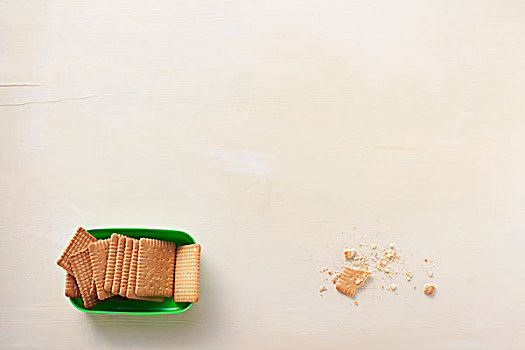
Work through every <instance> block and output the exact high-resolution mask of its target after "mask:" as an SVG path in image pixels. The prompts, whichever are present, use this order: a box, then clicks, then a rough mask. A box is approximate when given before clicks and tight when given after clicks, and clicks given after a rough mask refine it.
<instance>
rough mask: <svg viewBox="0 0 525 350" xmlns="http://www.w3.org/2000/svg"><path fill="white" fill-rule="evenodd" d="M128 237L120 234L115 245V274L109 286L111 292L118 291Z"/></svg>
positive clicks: (115, 292)
mask: <svg viewBox="0 0 525 350" xmlns="http://www.w3.org/2000/svg"><path fill="white" fill-rule="evenodd" d="M128 238H129V237H126V236H120V237H119V239H118V246H117V259H116V261H115V274H114V275H113V284H112V287H111V292H112V293H113V294H118V292H119V291H120V279H121V277H122V264H123V262H124V251H125V249H126V241H127V240H128Z"/></svg>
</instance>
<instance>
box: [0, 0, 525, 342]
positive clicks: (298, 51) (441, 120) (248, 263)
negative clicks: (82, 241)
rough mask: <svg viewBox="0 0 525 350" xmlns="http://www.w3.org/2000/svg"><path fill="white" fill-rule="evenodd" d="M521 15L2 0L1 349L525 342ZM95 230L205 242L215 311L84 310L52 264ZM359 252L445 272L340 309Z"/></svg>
mask: <svg viewBox="0 0 525 350" xmlns="http://www.w3.org/2000/svg"><path fill="white" fill-rule="evenodd" d="M523 18H525V4H524V3H523V2H522V1H514V0H503V1H488V2H487V1H486V2H482V1H474V0H466V1H450V0H444V1H415V0H409V1H403V2H401V1H387V0H378V1H360V0H355V1H338V0H337V1H333V2H326V1H324V2H323V1H317V2H315V1H314V2H305V1H297V0H291V1H287V2H282V1H273V0H272V1H265V2H246V1H240V0H232V1H226V2H212V1H202V0H196V1H187V2H179V1H167V0H159V1H150V2H146V1H130V0H126V1H124V0H116V1H100V0H94V1H90V2H79V1H69V2H65V1H58V0H49V1H40V2H37V1H34V2H23V1H12V0H4V1H0V29H1V30H0V145H1V151H0V152H1V153H0V167H1V168H0V169H1V180H0V198H1V200H0V232H2V242H3V246H2V254H1V260H0V268H1V273H2V277H3V280H4V281H5V282H6V283H7V284H8V286H9V288H6V289H4V291H3V295H2V299H1V300H0V307H1V310H2V313H1V315H0V329H2V337H1V338H0V344H1V347H2V348H19V349H27V348H36V347H39V348H59V349H70V348H77V349H78V348H86V349H92V348H97V349H105V348H145V347H148V348H173V347H174V346H176V347H177V348H180V349H207V348H208V349H234V348H251V349H254V348H255V349H257V348H261V349H262V348H270V349H279V348H301V349H319V348H328V347H331V346H336V345H341V344H345V345H348V344H352V346H354V347H358V348H367V349H381V348H387V347H388V348H391V349H420V348H421V347H422V346H423V344H424V347H425V348H427V349H443V348H447V349H486V348H505V349H518V348H520V347H522V344H524V343H525V336H524V334H525V324H524V321H523V317H522V315H523V314H524V313H525V299H524V298H523V296H522V294H523V290H525V279H524V278H523V277H522V276H524V275H525V265H524V264H523V263H522V260H523V259H522V255H523V253H522V250H523V246H524V245H525V235H524V234H523V232H524V231H525V222H524V220H523V218H524V217H525V215H524V214H525V185H524V181H523V174H524V173H525V165H524V164H525V162H523V160H524V159H525V137H524V136H525V118H524V113H525V101H524V99H523V96H525V74H524V72H525V39H524V37H523V35H519V33H523V32H524V31H525V23H524V21H523ZM79 225H82V226H83V227H86V228H88V229H89V228H90V227H122V226H127V227H168V228H179V229H182V230H187V231H189V232H190V233H192V234H194V235H195V237H196V238H197V240H198V242H199V243H201V244H202V246H203V256H202V261H201V285H200V287H201V288H200V300H199V302H198V303H197V304H196V305H195V306H194V307H192V308H191V309H190V310H189V311H188V312H186V313H184V314H181V315H177V316H162V317H143V318H136V317H124V318H119V317H106V316H99V315H84V314H82V313H80V312H78V311H77V310H75V309H73V307H72V306H70V305H69V303H68V302H67V300H65V298H64V297H63V283H64V282H63V279H64V276H63V271H62V270H61V269H60V268H58V267H57V266H56V265H55V264H54V261H56V259H57V258H58V256H59V255H60V252H61V250H62V249H63V248H64V246H65V245H66V244H67V241H68V239H69V237H70V235H71V232H72V231H73V230H74V229H75V228H76V227H78V226H79ZM352 225H356V231H355V232H354V231H353V229H352ZM341 232H343V234H341ZM359 237H361V238H362V239H364V240H377V241H378V242H385V243H388V242H394V243H395V244H396V246H399V247H402V249H403V252H404V253H405V254H406V255H407V256H408V257H410V259H411V261H413V262H414V264H415V265H416V266H415V267H416V268H419V267H420V266H419V262H420V261H421V260H422V259H423V258H425V257H427V256H428V257H432V258H434V259H435V260H436V268H435V270H434V274H435V276H434V278H433V281H434V283H435V284H436V285H437V292H436V295H435V297H434V298H432V299H429V298H427V297H425V296H424V295H423V294H422V293H421V290H416V291H414V292H412V291H409V290H404V289H402V288H401V287H400V290H399V292H400V294H399V295H395V294H393V293H390V294H386V293H381V292H380V291H379V290H375V289H373V288H369V287H367V286H368V284H369V283H370V286H373V281H374V279H373V277H371V278H370V279H369V280H368V281H367V285H365V286H363V288H362V289H361V288H360V289H359V291H358V297H359V303H360V305H359V307H355V306H354V305H352V304H351V303H350V302H348V299H345V297H344V296H343V295H341V294H340V293H337V292H336V291H335V290H333V289H332V290H330V291H328V292H327V293H326V295H325V296H324V297H322V298H321V297H319V293H318V288H319V285H320V284H321V283H323V282H322V278H321V275H320V274H319V272H318V271H319V269H320V268H321V267H323V266H326V265H327V264H333V265H335V264H337V263H340V259H341V255H340V254H342V249H343V247H344V245H345V242H346V241H349V240H353V239H357V238H359ZM410 255H411V256H410ZM414 278H415V280H416V281H417V283H421V284H423V283H424V282H425V281H424V278H423V277H421V276H419V277H418V275H416V276H415V277H414ZM28 286H31V288H29V287H28ZM269 296H271V297H269ZM29 300H32V302H31V303H30V302H28V301H29ZM57 325H59V326H60V327H57Z"/></svg>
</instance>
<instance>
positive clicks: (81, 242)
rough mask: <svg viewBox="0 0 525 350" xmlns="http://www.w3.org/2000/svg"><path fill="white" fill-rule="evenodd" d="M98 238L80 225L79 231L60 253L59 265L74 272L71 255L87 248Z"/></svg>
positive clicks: (71, 272)
mask: <svg viewBox="0 0 525 350" xmlns="http://www.w3.org/2000/svg"><path fill="white" fill-rule="evenodd" d="M96 240H97V239H96V238H95V237H93V236H92V235H90V234H89V232H87V231H86V230H84V229H83V228H82V227H79V228H78V229H77V232H75V234H74V235H73V237H72V238H71V239H70V240H69V243H68V244H67V247H66V249H64V251H63V252H62V254H61V255H60V258H59V259H58V261H57V265H58V266H60V267H62V268H63V269H64V270H66V271H67V272H69V273H70V274H73V270H72V269H71V263H70V261H69V257H70V256H71V255H73V254H75V253H77V252H79V251H81V250H83V249H86V248H87V246H88V244H89V243H91V242H95V241H96Z"/></svg>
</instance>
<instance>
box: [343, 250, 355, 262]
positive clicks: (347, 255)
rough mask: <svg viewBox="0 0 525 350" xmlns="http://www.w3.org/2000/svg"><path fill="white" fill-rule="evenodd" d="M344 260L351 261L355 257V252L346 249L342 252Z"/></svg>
mask: <svg viewBox="0 0 525 350" xmlns="http://www.w3.org/2000/svg"><path fill="white" fill-rule="evenodd" d="M344 254H345V259H347V260H348V259H352V258H353V257H354V256H355V250H354V249H347V250H345V251H344Z"/></svg>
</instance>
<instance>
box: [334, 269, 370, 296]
mask: <svg viewBox="0 0 525 350" xmlns="http://www.w3.org/2000/svg"><path fill="white" fill-rule="evenodd" d="M368 276H370V272H368V271H364V270H358V269H352V268H350V267H348V266H347V267H345V269H344V270H343V273H342V274H341V277H339V280H338V281H337V284H336V285H335V289H337V290H338V291H339V292H341V293H343V294H346V295H349V296H351V297H353V296H354V294H355V291H356V290H357V288H358V287H359V286H361V285H362V284H363V283H364V282H365V280H366V279H367V278H368Z"/></svg>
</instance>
